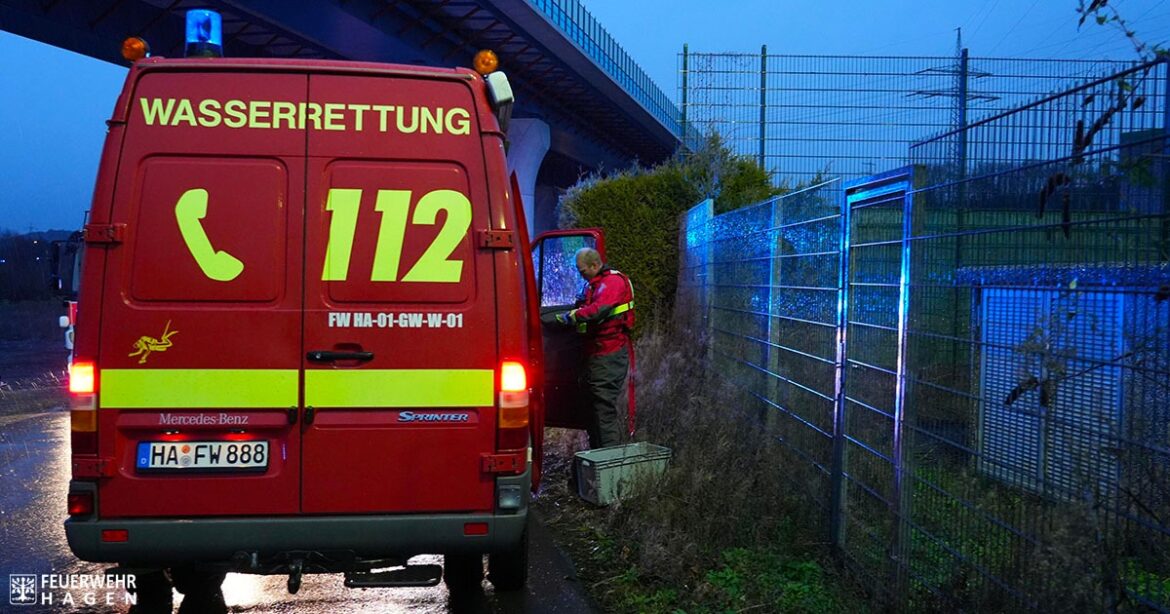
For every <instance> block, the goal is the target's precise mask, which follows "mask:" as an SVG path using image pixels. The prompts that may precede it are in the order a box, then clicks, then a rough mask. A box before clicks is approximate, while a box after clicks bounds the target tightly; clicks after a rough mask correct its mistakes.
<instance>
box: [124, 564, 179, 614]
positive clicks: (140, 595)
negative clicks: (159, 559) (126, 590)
mask: <svg viewBox="0 0 1170 614" xmlns="http://www.w3.org/2000/svg"><path fill="white" fill-rule="evenodd" d="M134 576H135V577H134V580H135V588H134V590H133V591H132V592H133V593H134V595H135V596H136V600H135V603H134V605H132V606H130V614H171V612H172V611H174V607H175V606H174V595H173V593H172V592H171V580H170V578H168V577H167V575H166V572H164V571H163V570H161V569H158V570H153V571H146V572H139V573H136V574H134Z"/></svg>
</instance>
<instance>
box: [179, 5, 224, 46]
mask: <svg viewBox="0 0 1170 614" xmlns="http://www.w3.org/2000/svg"><path fill="white" fill-rule="evenodd" d="M186 55H187V57H204V58H219V57H223V19H222V18H221V17H220V16H219V13H216V12H215V11H208V10H205V9H193V10H190V11H187V46H186Z"/></svg>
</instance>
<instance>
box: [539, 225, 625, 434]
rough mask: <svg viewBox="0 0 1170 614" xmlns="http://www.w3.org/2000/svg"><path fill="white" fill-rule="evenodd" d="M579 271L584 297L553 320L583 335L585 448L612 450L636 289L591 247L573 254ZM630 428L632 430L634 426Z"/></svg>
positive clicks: (617, 431) (619, 427)
mask: <svg viewBox="0 0 1170 614" xmlns="http://www.w3.org/2000/svg"><path fill="white" fill-rule="evenodd" d="M577 271H578V272H579V273H581V277H583V278H585V281H586V282H588V283H587V284H586V287H585V295H584V299H583V300H581V301H579V307H577V308H576V309H574V310H572V311H569V312H566V313H563V314H560V315H558V316H557V320H558V321H560V322H561V323H563V324H567V325H573V326H576V327H577V332H579V333H583V334H585V336H586V338H585V356H586V361H585V384H586V386H587V388H588V393H589V399H588V400H589V404H590V408H591V409H592V414H591V420H590V428H589V447H590V448H604V447H608V446H616V445H618V444H620V443H621V442H622V422H623V421H622V419H621V417H620V416H619V415H618V409H617V398H618V394H620V393H621V390H622V384H623V383H625V381H626V375H627V374H628V373H629V371H630V361H631V358H632V357H631V353H632V351H633V348H632V347H631V343H630V331H631V330H633V328H634V287H633V285H632V284H631V283H630V278H629V277H627V276H626V275H625V274H624V273H621V272H620V271H617V270H614V269H612V268H610V267H609V265H607V264H604V263H602V261H601V254H599V253H598V252H597V250H595V249H593V248H589V247H585V248H582V249H580V250H578V251H577ZM630 396H631V397H632V396H633V394H632V390H631V395H630ZM631 409H632V404H631ZM630 415H631V416H632V411H631V412H630ZM629 428H630V429H631V430H632V428H633V424H632V422H629Z"/></svg>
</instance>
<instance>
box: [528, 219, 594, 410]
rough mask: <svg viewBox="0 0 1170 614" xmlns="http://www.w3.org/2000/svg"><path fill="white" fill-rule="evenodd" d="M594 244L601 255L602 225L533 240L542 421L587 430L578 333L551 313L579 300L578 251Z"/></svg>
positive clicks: (554, 313)
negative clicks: (541, 368)
mask: <svg viewBox="0 0 1170 614" xmlns="http://www.w3.org/2000/svg"><path fill="white" fill-rule="evenodd" d="M583 247H592V248H594V249H596V250H597V251H599V252H601V257H602V259H603V260H604V259H605V236H604V234H603V233H602V230H601V229H600V228H578V229H573V230H554V231H550V232H546V233H542V234H540V235H539V236H538V237H536V241H534V242H533V244H532V263H533V270H534V271H535V272H536V287H537V289H538V292H539V296H540V321H541V326H542V327H543V331H542V332H543V333H544V334H543V338H544V361H545V362H544V399H545V425H546V426H553V427H559V428H572V429H585V428H587V427H588V425H589V414H588V412H587V409H588V408H587V407H586V403H585V394H584V389H583V388H582V387H581V384H580V381H579V375H580V373H581V372H582V367H583V365H584V359H585V356H584V344H583V343H582V337H581V335H579V334H577V332H576V331H575V330H574V329H573V328H572V327H568V326H563V325H561V324H558V323H557V322H556V320H555V319H554V316H555V315H556V314H558V313H560V312H563V311H568V310H570V309H572V308H573V307H574V306H575V305H576V303H577V301H578V300H579V298H582V290H583V288H584V283H585V282H584V281H583V280H582V279H581V275H580V274H579V273H578V272H577V262H576V253H577V250H579V249H581V248H583Z"/></svg>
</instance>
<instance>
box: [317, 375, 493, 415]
mask: <svg viewBox="0 0 1170 614" xmlns="http://www.w3.org/2000/svg"><path fill="white" fill-rule="evenodd" d="M494 403H495V372H494V371H492V370H491V369H360V370H352V371H350V370H332V369H330V370H324V369H320V370H308V371H305V405H312V406H313V407H482V406H487V405H492V404H494Z"/></svg>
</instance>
